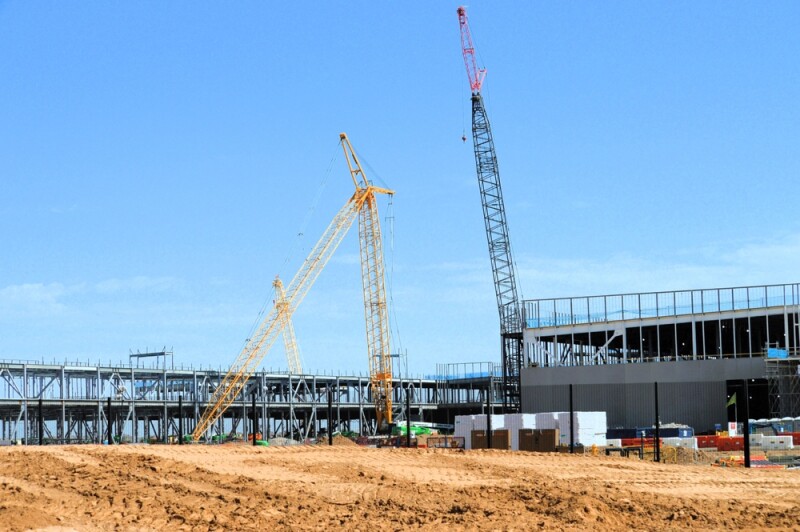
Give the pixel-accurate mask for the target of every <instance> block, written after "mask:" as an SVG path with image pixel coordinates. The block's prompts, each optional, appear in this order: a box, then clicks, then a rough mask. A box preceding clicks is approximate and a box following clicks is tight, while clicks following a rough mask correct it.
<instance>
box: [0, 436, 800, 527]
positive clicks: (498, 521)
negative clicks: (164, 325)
mask: <svg viewBox="0 0 800 532" xmlns="http://www.w3.org/2000/svg"><path fill="white" fill-rule="evenodd" d="M335 440H336V443H337V445H335V446H333V447H329V446H327V445H316V446H308V445H297V446H289V447H273V446H270V447H253V446H247V445H240V446H216V445H214V446H212V445H190V446H162V445H123V446H110V447H109V446H90V445H86V446H65V447H58V446H45V447H5V448H0V463H2V464H3V468H2V470H0V530H12V531H16V530H19V531H22V530H27V529H46V530H98V529H100V530H109V529H121V530H131V529H137V530H138V529H147V530H153V529H155V530H164V529H167V530H172V529H175V530H183V529H201V530H208V529H225V530H255V529H260V530H263V529H265V528H270V527H271V528H280V529H298V530H303V529H320V528H352V527H354V526H355V524H356V523H365V526H369V528H370V529H376V530H383V529H398V528H405V527H423V528H448V529H499V530H507V529H518V530H519V529H523V530H527V529H576V530H598V529H602V530H629V529H648V530H663V529H673V530H683V529H686V528H702V529H725V528H732V529H748V530H756V529H765V528H773V529H774V528H780V529H785V530H798V524H797V516H796V513H797V508H798V506H800V475H798V474H797V473H796V472H793V471H786V470H767V471H765V470H745V469H734V468H712V467H710V466H708V465H702V466H700V465H698V466H694V465H672V464H656V463H653V462H645V461H639V460H634V459H624V458H619V457H605V456H598V457H592V456H582V455H581V456H579V455H568V454H543V453H511V452H506V451H495V450H489V451H480V452H471V451H466V452H465V451H453V450H447V449H435V450H433V449H428V450H425V449H370V448H363V447H359V446H356V445H354V444H353V442H352V441H349V440H347V438H344V437H340V438H336V439H335ZM345 440H346V441H345ZM366 524H368V525H366Z"/></svg>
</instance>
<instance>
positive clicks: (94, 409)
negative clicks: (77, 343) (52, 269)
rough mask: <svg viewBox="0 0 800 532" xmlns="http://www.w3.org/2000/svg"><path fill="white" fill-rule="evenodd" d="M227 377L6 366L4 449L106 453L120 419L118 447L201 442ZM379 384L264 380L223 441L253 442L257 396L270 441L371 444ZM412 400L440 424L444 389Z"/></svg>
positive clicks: (398, 396) (417, 388)
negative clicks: (210, 405) (91, 447)
mask: <svg viewBox="0 0 800 532" xmlns="http://www.w3.org/2000/svg"><path fill="white" fill-rule="evenodd" d="M223 377H224V373H221V372H219V371H209V370H193V369H164V368H139V367H134V366H132V365H120V366H112V365H108V366H92V365H81V364H71V365H70V364H66V365H58V364H43V363H29V362H22V361H18V362H14V361H7V362H2V361H0V439H2V440H23V441H25V442H30V443H34V442H36V441H38V439H39V436H40V434H41V436H42V438H43V439H45V440H47V441H49V442H53V443H100V442H102V441H103V440H105V439H106V436H105V435H106V433H107V432H106V431H107V427H108V422H109V419H110V420H111V423H112V424H113V427H112V429H113V430H112V433H113V435H114V437H115V438H119V439H120V440H124V441H131V442H165V443H166V442H168V441H171V440H174V439H175V437H176V436H177V435H178V429H179V425H180V420H181V419H182V422H183V433H184V434H190V433H191V432H192V430H193V428H194V426H195V425H196V423H197V420H198V419H199V416H200V415H201V413H202V411H203V409H204V408H205V407H206V402H207V401H208V399H209V397H210V396H211V393H212V392H213V389H214V387H215V386H217V385H218V384H219V382H220V381H221V379H222V378H223ZM369 383H370V380H369V377H368V376H328V375H292V374H285V373H268V372H264V371H262V372H258V373H256V374H254V375H253V376H251V377H250V379H249V380H248V381H247V385H246V386H245V388H244V393H243V394H242V395H241V396H240V397H239V398H238V399H237V401H235V402H234V404H233V405H232V406H231V408H229V409H228V411H227V412H226V413H225V415H224V416H223V417H221V418H220V420H219V421H218V422H217V423H216V424H215V426H214V429H213V433H215V434H228V433H231V432H238V433H240V434H241V435H242V437H243V438H245V439H246V438H247V436H248V434H249V431H250V420H251V419H252V417H251V415H252V396H253V394H255V396H256V411H257V417H258V426H259V427H261V431H263V433H265V434H264V435H265V436H267V437H274V436H286V437H290V438H293V439H297V440H304V439H306V438H314V437H317V436H318V435H319V434H320V433H321V431H323V430H328V429H332V430H334V431H336V430H348V431H353V432H357V433H360V434H365V435H366V434H370V433H372V432H373V431H374V422H375V407H374V403H373V402H372V400H371V399H370V397H369V393H370V387H369ZM329 391H330V392H331V393H332V398H331V399H332V406H333V419H332V420H330V421H329V420H327V419H326V418H327V407H328V393H329ZM407 391H410V392H411V415H412V419H415V418H416V419H423V418H424V417H426V414H427V417H431V416H432V414H431V413H430V412H431V411H435V409H436V407H437V402H438V391H437V384H436V381H435V380H431V379H411V380H409V379H405V380H404V379H398V380H397V386H396V387H395V388H394V402H395V404H397V405H403V404H404V403H405V394H406V393H407ZM109 399H111V413H110V415H109V412H108V408H107V406H108V400H109ZM179 404H180V406H181V407H182V408H181V409H179ZM39 412H41V417H40V416H39ZM40 419H41V423H40V422H39V420H40ZM245 420H247V421H245ZM40 431H41V432H40Z"/></svg>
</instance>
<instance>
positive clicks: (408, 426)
mask: <svg viewBox="0 0 800 532" xmlns="http://www.w3.org/2000/svg"><path fill="white" fill-rule="evenodd" d="M406 447H411V390H409V389H408V388H406Z"/></svg>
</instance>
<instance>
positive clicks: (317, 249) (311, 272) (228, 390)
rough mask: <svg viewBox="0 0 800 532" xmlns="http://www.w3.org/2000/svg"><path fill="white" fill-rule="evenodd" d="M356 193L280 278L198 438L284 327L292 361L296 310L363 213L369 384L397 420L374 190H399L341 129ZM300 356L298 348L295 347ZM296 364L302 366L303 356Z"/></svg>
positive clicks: (386, 413) (381, 411)
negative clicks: (368, 171)
mask: <svg viewBox="0 0 800 532" xmlns="http://www.w3.org/2000/svg"><path fill="white" fill-rule="evenodd" d="M340 138H341V141H342V147H343V149H344V153H345V157H346V158H347V164H348V167H349V169H350V175H351V177H352V179H353V184H354V185H355V187H356V191H355V193H354V194H353V195H352V196H351V197H350V199H349V200H347V203H345V204H344V206H343V207H342V208H341V209H340V210H339V212H338V213H337V214H336V216H334V218H333V220H332V221H331V223H330V225H328V228H327V229H326V230H325V232H324V233H323V234H322V237H320V239H319V241H317V243H316V244H315V246H314V248H313V249H312V250H311V252H310V253H309V254H308V257H306V260H305V261H304V262H303V264H302V266H301V267H300V269H299V270H298V272H297V273H296V274H295V276H294V277H293V278H292V281H291V282H290V283H289V287H288V288H287V289H286V291H285V292H284V291H283V284H282V283H281V281H280V279H276V281H275V283H276V286H275V288H276V300H275V305H274V306H273V308H272V309H271V310H270V312H269V313H268V314H267V316H266V317H265V318H264V320H263V321H262V322H261V324H260V325H259V326H258V328H257V329H256V333H255V334H254V335H253V336H252V337H251V338H248V339H247V341H246V342H245V346H244V348H243V349H242V351H241V352H240V353H239V356H238V357H237V358H236V360H235V361H234V363H233V364H232V365H231V367H230V369H229V370H228V372H227V373H226V374H225V377H224V378H223V379H222V381H221V382H220V384H219V386H217V388H216V390H214V393H213V394H212V396H211V397H210V398H209V401H208V406H207V407H206V409H205V411H204V412H203V415H202V416H201V418H200V420H199V421H198V423H197V426H196V427H195V430H194V432H193V433H192V439H193V440H194V441H198V440H199V439H200V438H201V437H202V436H203V435H204V434H205V433H206V431H207V430H208V429H209V428H211V426H212V425H213V424H214V422H216V421H217V420H218V419H219V418H220V416H222V414H224V413H225V411H226V410H227V409H228V408H229V407H230V405H231V404H232V403H233V401H234V400H235V399H236V398H237V397H238V396H239V395H240V394H241V393H242V392H243V391H244V387H245V385H246V383H247V380H248V378H249V377H250V376H251V375H252V374H253V373H254V371H255V369H256V368H257V367H258V365H259V364H260V363H261V361H262V360H263V358H264V356H266V354H267V352H269V350H270V348H271V347H272V345H273V344H274V342H275V339H276V338H277V337H278V335H279V334H280V333H281V332H283V333H284V339H285V341H286V344H287V357H289V359H290V362H289V365H290V369H291V366H292V365H293V362H292V361H291V356H290V351H291V346H290V345H289V344H290V343H294V344H295V348H296V343H295V342H294V340H293V338H294V334H293V328H292V325H291V321H290V320H291V316H292V314H293V313H294V311H295V310H297V307H298V306H299V305H300V302H301V301H302V300H303V298H304V297H305V295H306V294H307V293H308V290H309V289H310V288H311V285H313V284H314V281H315V280H316V279H317V277H318V276H319V274H320V272H321V271H322V269H323V268H324V267H325V265H326V264H327V263H328V260H329V259H330V258H331V256H332V255H333V253H334V251H336V248H338V247H339V244H340V243H341V241H342V239H343V238H344V236H345V235H346V234H347V231H348V230H349V229H350V227H351V226H352V225H353V222H354V221H355V219H356V217H358V218H359V220H360V221H359V236H360V242H361V260H362V263H361V271H362V285H363V288H364V307H365V316H366V320H367V348H368V355H369V364H370V389H371V392H372V395H373V402H374V404H375V412H376V417H377V420H378V423H377V425H378V428H380V427H381V424H382V423H383V422H384V421H385V422H386V423H391V422H392V410H391V408H392V400H391V391H392V365H391V356H390V348H389V318H388V312H387V309H386V296H385V288H384V274H383V251H382V248H381V232H380V222H379V218H378V210H377V200H376V198H375V194H376V193H379V194H394V191H392V190H389V189H386V188H381V187H376V186H373V185H372V184H370V183H369V182H368V181H367V179H366V177H365V176H364V172H363V171H362V169H361V165H360V163H359V161H358V157H357V156H356V154H355V151H353V147H352V146H351V145H350V141H349V139H348V138H347V135H346V134H344V133H342V134H341V135H340ZM294 353H295V356H296V349H295V350H294ZM296 366H297V367H298V368H299V359H297V362H296Z"/></svg>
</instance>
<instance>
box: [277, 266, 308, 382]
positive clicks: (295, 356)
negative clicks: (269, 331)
mask: <svg viewBox="0 0 800 532" xmlns="http://www.w3.org/2000/svg"><path fill="white" fill-rule="evenodd" d="M272 287H273V288H274V289H275V306H276V307H286V308H285V309H279V310H278V315H279V316H281V323H279V324H278V327H280V328H281V329H282V330H283V345H284V348H285V350H286V362H287V364H288V365H289V371H290V372H291V373H294V374H295V375H300V374H301V373H303V365H302V364H301V363H300V352H299V350H298V348H297V338H296V337H295V335H294V325H293V324H292V310H291V307H290V305H289V302H288V301H286V291H285V290H284V289H283V281H281V279H280V277H277V276H276V277H275V280H274V281H272Z"/></svg>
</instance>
